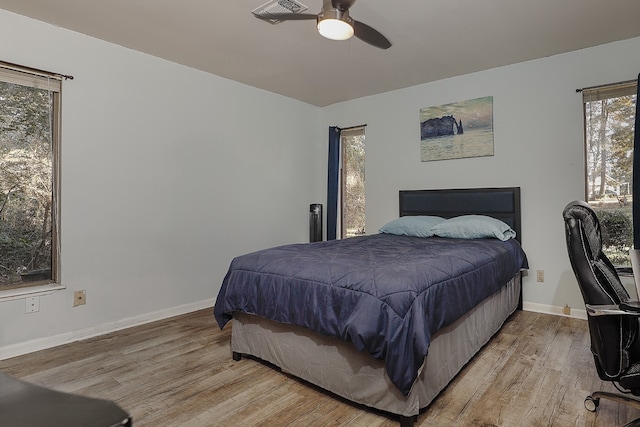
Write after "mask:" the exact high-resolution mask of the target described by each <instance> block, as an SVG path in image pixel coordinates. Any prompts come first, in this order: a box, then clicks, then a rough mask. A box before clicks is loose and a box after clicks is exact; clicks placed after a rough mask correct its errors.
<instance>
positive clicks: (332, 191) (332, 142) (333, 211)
mask: <svg viewBox="0 0 640 427" xmlns="http://www.w3.org/2000/svg"><path fill="white" fill-rule="evenodd" d="M639 164H640V163H639ZM339 174H340V128H339V127H337V126H331V127H329V169H328V182H327V240H335V239H336V232H337V225H338V191H339V186H338V183H339V179H338V178H339ZM638 188H640V187H638Z"/></svg>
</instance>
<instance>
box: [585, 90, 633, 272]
mask: <svg viewBox="0 0 640 427" xmlns="http://www.w3.org/2000/svg"><path fill="white" fill-rule="evenodd" d="M636 86H637V83H636V82H635V81H633V82H625V83H619V84H613V85H607V86H600V87H596V88H590V89H583V90H582V95H583V101H584V118H585V120H584V123H585V146H586V153H587V156H586V157H587V171H586V172H587V176H586V191H587V201H588V203H589V204H590V205H591V206H592V207H593V208H594V210H595V211H596V212H597V214H598V217H599V219H600V222H601V224H602V230H603V245H604V252H605V254H606V255H607V257H608V258H609V259H610V260H611V262H612V263H613V264H614V265H616V266H617V267H630V265H631V261H630V259H629V249H631V248H632V247H633V218H632V198H633V188H632V177H633V148H634V147H633V137H634V119H635V104H636Z"/></svg>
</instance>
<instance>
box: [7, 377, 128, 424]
mask: <svg viewBox="0 0 640 427" xmlns="http://www.w3.org/2000/svg"><path fill="white" fill-rule="evenodd" d="M131 425H132V420H131V417H130V416H129V414H127V413H126V412H125V411H124V410H122V408H120V407H119V406H118V405H116V404H115V403H113V402H110V401H108V400H102V399H95V398H91V397H86V396H79V395H75V394H70V393H64V392H61V391H56V390H52V389H49V388H46V387H42V386H39V385H35V384H31V383H28V382H25V381H22V380H20V379H17V378H14V377H12V376H10V375H7V374H5V373H2V372H0V426H11V427H35V426H47V427H117V426H118V427H131Z"/></svg>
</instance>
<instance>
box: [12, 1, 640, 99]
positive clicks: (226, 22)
mask: <svg viewBox="0 0 640 427" xmlns="http://www.w3.org/2000/svg"><path fill="white" fill-rule="evenodd" d="M300 1H301V3H303V4H305V5H306V6H308V8H309V10H308V12H310V13H317V12H318V11H319V10H320V7H321V5H322V0H300ZM265 2H266V0H108V1H105V0H55V1H52V0H0V8H2V9H5V10H9V11H12V12H16V13H19V14H21V15H26V16H29V17H32V18H35V19H38V20H41V21H45V22H49V23H51V24H54V25H56V26H61V27H64V28H68V29H70V30H74V31H77V32H80V33H84V34H88V35H91V36H94V37H97V38H99V39H103V40H107V41H110V42H113V43H116V44H119V45H122V46H126V47H129V48H131V49H134V50H137V51H141V52H146V53H149V54H151V55H154V56H158V57H161V58H165V59H167V60H170V61H173V62H177V63H180V64H184V65H187V66H189V67H193V68H197V69H200V70H204V71H207V72H210V73H213V74H216V75H219V76H222V77H226V78H228V79H231V80H235V81H238V82H242V83H245V84H248V85H251V86H255V87H258V88H262V89H265V90H268V91H271V92H275V93H279V94H282V95H284V96H287V97H291V98H295V99H299V100H301V101H304V102H307V103H310V104H314V105H317V106H326V105H330V104H333V103H336V102H340V101H345V100H349V99H354V98H359V97H363V96H367V95H372V94H377V93H382V92H387V91H390V90H395V89H399V88H403V87H408V86H413V85H416V84H420V83H426V82H430V81H435V80H440V79H443V78H447V77H452V76H457V75H462V74H467V73H472V72H476V71H480V70H485V69H489V68H494V67H499V66H503V65H507V64H513V63H517V62H522V61H526V60H530V59H535V58H541V57H546V56H550V55H555V54H558V53H563V52H569V51H573V50H577V49H581V48H585V47H590V46H596V45H600V44H604V43H609V42H612V41H617V40H623V39H628V38H632V37H637V36H640V1H637V0H402V1H392V0H359V1H358V2H356V3H355V5H354V6H353V7H352V8H351V10H350V12H351V16H352V17H353V18H354V19H356V20H358V21H361V22H363V23H365V24H368V25H369V26H371V27H373V28H375V29H377V30H378V31H380V32H381V33H382V34H384V35H385V36H386V37H387V38H388V39H389V40H390V41H391V43H393V46H392V47H391V48H390V49H388V50H381V49H377V48H374V47H372V46H370V45H368V44H366V43H364V42H362V41H360V40H358V39H356V38H352V39H351V40H348V41H332V40H327V39H324V38H322V37H321V36H320V35H319V34H318V33H317V31H316V29H315V22H314V21H289V22H283V23H281V24H278V25H271V24H269V23H267V22H263V21H260V20H258V19H256V18H255V17H254V16H253V14H252V13H251V11H252V10H253V9H255V8H256V7H258V6H260V5H262V4H263V3H265ZM639 54H640V53H639Z"/></svg>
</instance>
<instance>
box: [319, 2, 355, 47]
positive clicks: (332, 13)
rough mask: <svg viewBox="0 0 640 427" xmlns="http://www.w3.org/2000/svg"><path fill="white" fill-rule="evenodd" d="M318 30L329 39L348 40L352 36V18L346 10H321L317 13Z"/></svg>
mask: <svg viewBox="0 0 640 427" xmlns="http://www.w3.org/2000/svg"><path fill="white" fill-rule="evenodd" d="M318 32H319V33H320V35H321V36H323V37H326V38H328V39H331V40H348V39H350V38H351V37H353V19H351V17H350V16H349V12H348V11H340V10H338V9H329V10H323V11H322V12H320V13H319V14H318Z"/></svg>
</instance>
